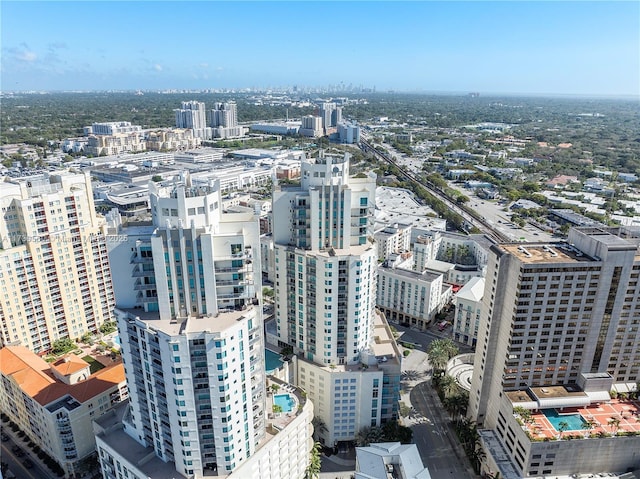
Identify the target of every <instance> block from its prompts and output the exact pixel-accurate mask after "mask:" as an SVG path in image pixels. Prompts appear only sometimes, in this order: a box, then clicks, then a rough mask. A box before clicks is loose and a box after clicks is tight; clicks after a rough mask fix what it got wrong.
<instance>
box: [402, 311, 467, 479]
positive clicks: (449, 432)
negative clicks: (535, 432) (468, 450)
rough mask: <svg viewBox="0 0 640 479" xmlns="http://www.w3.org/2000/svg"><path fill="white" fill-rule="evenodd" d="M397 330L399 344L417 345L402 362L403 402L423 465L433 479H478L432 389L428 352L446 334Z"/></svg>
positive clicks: (404, 421)
mask: <svg viewBox="0 0 640 479" xmlns="http://www.w3.org/2000/svg"><path fill="white" fill-rule="evenodd" d="M394 327H395V328H396V329H397V330H398V332H399V333H400V334H401V336H400V341H406V342H411V343H414V344H416V349H414V350H412V352H411V353H410V354H409V356H407V357H405V358H403V360H402V382H401V388H402V393H401V401H402V402H403V403H404V404H406V405H410V406H411V413H410V414H409V416H408V417H405V418H403V419H402V421H403V423H404V424H405V425H407V426H409V427H411V429H412V430H413V442H414V443H415V444H416V445H417V446H418V451H419V453H420V458H421V459H422V462H423V464H425V465H428V467H429V472H430V473H431V477H434V478H436V477H437V478H447V477H449V478H452V479H468V478H470V477H475V474H474V473H473V470H472V468H471V465H470V464H469V461H468V459H467V458H466V456H465V453H464V451H463V449H462V447H461V445H460V444H459V442H458V439H457V437H456V436H455V433H454V431H453V429H452V427H451V426H450V419H449V415H448V414H447V412H446V411H445V410H444V408H443V407H442V404H441V403H440V399H439V398H438V397H437V394H436V392H435V391H434V390H433V388H432V387H431V371H432V369H431V365H430V364H429V361H428V359H427V354H426V350H427V347H428V346H429V344H430V343H431V341H433V340H434V339H440V338H442V337H443V334H436V333H433V332H431V331H417V330H413V329H410V328H405V327H403V326H399V325H396V324H394ZM461 349H462V348H461ZM463 349H464V350H470V349H469V348H463Z"/></svg>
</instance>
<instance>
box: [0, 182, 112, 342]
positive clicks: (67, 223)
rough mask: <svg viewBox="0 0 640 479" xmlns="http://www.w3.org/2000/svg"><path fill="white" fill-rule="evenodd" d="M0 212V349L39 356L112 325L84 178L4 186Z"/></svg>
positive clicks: (97, 228) (100, 242)
mask: <svg viewBox="0 0 640 479" xmlns="http://www.w3.org/2000/svg"><path fill="white" fill-rule="evenodd" d="M0 205H1V207H2V211H3V216H2V219H0V284H1V285H2V288H1V289H2V290H3V291H4V294H3V295H1V298H0V318H1V319H2V321H1V329H0V334H1V340H2V341H1V342H2V345H4V346H6V345H23V346H26V347H27V348H29V349H30V350H32V351H34V352H44V351H48V350H50V349H51V348H52V346H53V342H54V341H55V340H57V339H61V338H66V337H71V338H79V337H80V336H82V335H83V334H85V333H87V332H91V333H97V332H98V330H99V328H100V326H101V325H102V324H103V323H104V322H107V321H111V320H112V319H113V307H114V298H113V287H112V283H111V274H110V271H109V258H108V255H107V246H106V239H105V235H104V230H103V228H104V224H105V222H104V219H102V218H101V217H99V216H98V215H96V212H95V207H94V204H93V193H92V189H91V179H90V178H89V175H88V174H87V175H84V174H71V173H66V172H65V173H58V174H50V173H46V174H44V175H38V176H32V177H26V178H18V179H6V180H5V182H4V183H2V185H1V186H0Z"/></svg>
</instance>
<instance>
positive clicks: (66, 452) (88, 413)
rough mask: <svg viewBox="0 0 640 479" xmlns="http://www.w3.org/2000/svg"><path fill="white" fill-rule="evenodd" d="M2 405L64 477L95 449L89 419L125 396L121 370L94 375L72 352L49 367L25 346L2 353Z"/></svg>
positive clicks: (113, 367) (117, 366) (111, 368)
mask: <svg viewBox="0 0 640 479" xmlns="http://www.w3.org/2000/svg"><path fill="white" fill-rule="evenodd" d="M0 373H1V375H2V381H1V382H0V406H1V407H2V411H3V412H4V413H5V414H7V415H8V416H9V418H10V419H11V420H12V421H13V422H14V423H16V424H17V425H18V426H19V427H20V429H21V430H22V431H24V432H25V433H26V434H27V436H28V437H29V439H30V440H31V441H33V442H34V443H35V444H37V445H38V446H39V447H40V448H41V449H42V450H43V451H45V452H46V453H47V454H49V455H50V456H51V457H53V458H54V459H56V461H58V463H59V464H60V466H61V467H62V468H63V469H64V471H65V473H66V474H69V475H71V474H74V471H75V470H76V467H77V464H78V462H79V461H81V460H82V459H84V458H86V457H87V456H89V455H90V454H92V453H93V452H94V451H95V440H94V436H93V432H92V427H91V421H92V420H93V419H97V418H99V417H100V416H102V415H103V414H106V413H107V412H108V411H109V410H110V409H111V408H112V407H114V406H115V405H116V404H118V403H119V402H120V401H123V400H125V399H126V398H127V396H128V393H127V386H126V382H125V375H124V367H123V366H122V363H114V364H113V365H110V366H107V367H105V368H103V369H101V370H99V371H97V372H95V373H93V374H91V372H90V365H89V363H87V362H86V361H84V360H83V359H81V358H79V357H78V356H76V355H74V354H69V355H67V356H65V357H63V358H60V359H59V360H57V361H55V362H53V363H51V364H49V363H47V362H45V361H44V360H43V359H42V358H40V357H39V356H38V355H36V354H35V353H33V352H31V351H29V350H28V349H26V348H25V347H24V346H6V347H4V348H1V349H0Z"/></svg>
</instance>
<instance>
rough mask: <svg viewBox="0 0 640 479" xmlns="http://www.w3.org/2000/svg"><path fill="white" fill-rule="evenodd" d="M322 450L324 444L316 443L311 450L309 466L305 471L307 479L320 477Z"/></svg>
mask: <svg viewBox="0 0 640 479" xmlns="http://www.w3.org/2000/svg"><path fill="white" fill-rule="evenodd" d="M321 450H322V444H320V443H319V442H314V443H313V447H312V448H311V452H310V458H309V465H308V466H307V469H306V470H305V471H304V477H305V479H317V477H318V476H319V475H320V466H321V461H320V451H321Z"/></svg>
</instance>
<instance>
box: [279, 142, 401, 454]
mask: <svg viewBox="0 0 640 479" xmlns="http://www.w3.org/2000/svg"><path fill="white" fill-rule="evenodd" d="M374 204H375V175H374V174H372V173H371V174H369V175H361V177H360V176H359V177H351V176H350V175H349V155H348V154H347V155H345V156H344V157H343V158H336V157H331V156H325V155H324V154H322V153H320V155H319V157H318V158H309V159H307V158H304V159H303V160H302V174H301V184H300V186H284V185H280V186H277V187H276V189H275V191H274V199H273V233H272V234H273V243H274V265H275V285H274V292H275V302H276V308H275V311H276V314H275V316H276V322H277V336H278V340H279V341H280V343H282V344H288V345H290V346H292V347H293V349H294V351H295V352H296V353H298V374H299V376H298V378H299V379H298V384H299V385H301V386H302V385H303V384H305V386H306V385H307V384H308V383H306V382H303V381H302V377H303V374H304V375H305V376H307V377H309V376H311V375H312V372H313V374H315V375H316V376H320V375H322V376H323V377H326V381H327V384H328V383H332V384H335V383H334V382H333V377H334V376H333V373H334V372H335V374H336V375H337V376H336V380H337V379H338V377H339V378H340V381H346V382H347V383H348V384H349V386H351V379H354V380H355V384H354V385H357V384H359V381H364V380H366V381H368V384H369V385H368V386H367V387H364V386H363V385H362V384H361V385H360V386H361V387H360V388H356V390H355V391H354V392H355V396H354V397H353V398H351V397H349V398H348V400H349V401H353V403H352V404H357V407H358V410H359V411H365V410H366V411H369V414H370V415H369V417H368V419H369V422H370V424H369V425H371V424H380V421H381V420H382V421H384V420H387V419H390V418H392V417H395V416H396V414H397V394H398V392H399V374H400V368H399V366H400V361H399V356H398V355H396V354H395V351H390V352H389V353H388V354H385V355H381V356H380V358H379V359H380V361H382V360H383V356H386V359H385V361H388V364H389V367H388V368H385V369H386V372H384V373H383V375H382V377H381V378H379V379H381V380H382V383H381V385H382V384H387V385H391V386H390V388H389V390H387V391H386V392H387V393H388V395H387V396H386V397H383V398H380V399H384V406H382V408H381V409H379V407H380V406H379V405H378V406H376V407H373V402H372V401H373V399H372V396H371V395H370V394H367V393H368V392H371V388H372V387H373V379H374V378H373V377H369V376H367V377H366V379H365V378H364V376H363V374H367V372H366V370H365V369H363V368H360V369H358V367H359V365H360V366H362V362H363V361H364V358H365V355H370V351H371V347H372V344H373V343H374V342H375V341H374V335H373V332H374V321H375V318H376V317H377V316H376V313H375V311H374V308H375V290H376V289H375V288H376V276H377V271H376V270H377V250H376V246H375V243H374V241H373V236H372V226H373V218H372V211H373V208H374ZM381 321H382V323H384V324H386V322H385V320H384V319H381ZM392 341H393V340H392ZM367 357H368V356H367ZM367 361H368V360H367ZM391 364H393V365H394V367H391ZM338 366H342V368H338ZM395 366H397V370H396V369H395ZM307 371H308V372H307ZM342 376H344V377H342ZM305 386H303V387H305ZM305 389H306V390H307V393H308V394H309V397H310V399H311V400H312V401H313V402H314V404H315V406H316V412H317V415H318V416H319V417H320V418H321V419H322V420H323V421H324V423H325V424H326V426H327V430H326V431H323V432H322V433H321V434H320V438H321V441H324V443H325V444H327V445H330V446H334V445H335V444H336V443H337V442H339V441H348V440H353V439H354V437H355V429H354V428H353V427H352V428H348V429H344V431H345V433H346V434H338V432H342V431H343V430H342V429H341V428H342V422H340V423H336V422H334V420H333V419H334V416H333V415H332V413H331V412H330V410H331V407H332V400H333V399H332V398H329V397H328V396H326V395H325V394H326V392H327V391H328V389H324V388H319V389H308V388H306V387H305ZM380 393H382V391H380ZM327 401H329V402H327ZM376 402H378V401H377V398H376ZM378 411H380V412H378ZM345 414H347V416H345V417H344V421H345V426H349V425H350V424H351V425H355V424H358V422H357V421H356V420H355V417H351V418H350V417H348V414H349V413H348V412H347V411H345ZM341 421H342V418H341Z"/></svg>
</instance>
